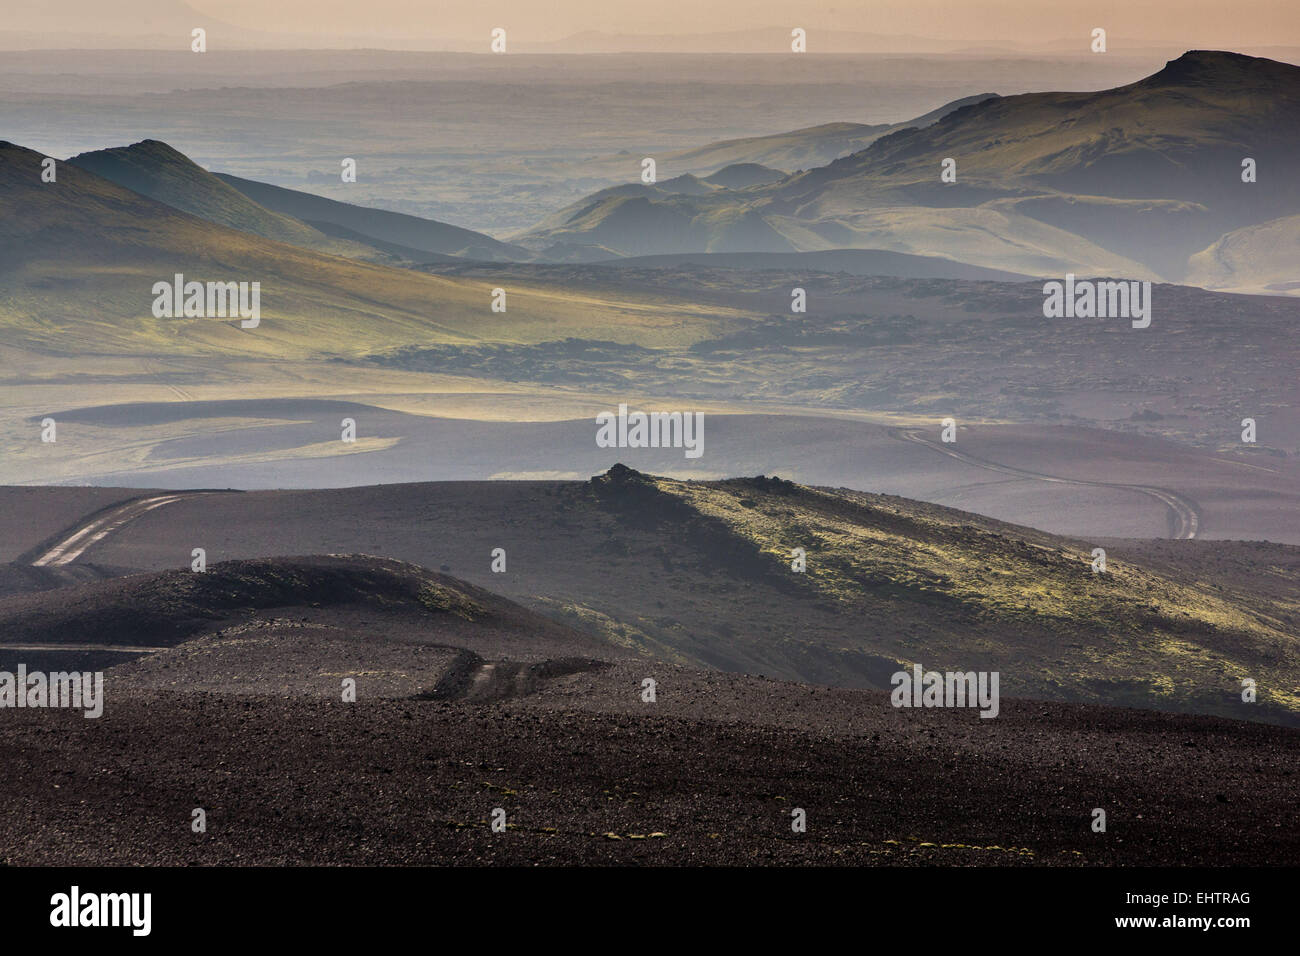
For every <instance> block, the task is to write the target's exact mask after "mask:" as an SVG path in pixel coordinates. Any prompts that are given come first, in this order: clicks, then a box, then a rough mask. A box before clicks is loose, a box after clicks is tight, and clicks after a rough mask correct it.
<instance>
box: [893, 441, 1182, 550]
mask: <svg viewBox="0 0 1300 956" xmlns="http://www.w3.org/2000/svg"><path fill="white" fill-rule="evenodd" d="M891 433H892V434H893V436H894V437H895V438H898V439H901V440H903V441H910V442H915V443H916V444H918V445H925V446H926V447H927V448H930V449H931V450H933V451H937V452H939V454H941V455H947V456H948V457H949V458H955V459H957V460H958V461H960V462H964V463H966V464H968V465H974V466H975V467H976V468H983V469H985V470H987V471H996V472H998V473H999V474H1003V475H1011V476H1012V477H1015V478H1030V479H1033V480H1035V481H1050V482H1053V483H1056V484H1063V485H1087V486H1090V487H1093V488H1114V489H1118V490H1121V491H1133V492H1137V493H1138V494H1143V495H1147V496H1148V497H1151V498H1155V499H1156V500H1157V501H1159V502H1160V503H1161V504H1163V505H1164V506H1165V507H1166V508H1167V509H1168V511H1169V516H1170V529H1171V535H1170V537H1172V538H1175V539H1190V538H1195V537H1196V532H1197V530H1198V529H1199V528H1200V526H1201V511H1200V508H1199V507H1198V506H1197V504H1196V502H1194V501H1192V499H1190V498H1188V497H1187V496H1186V495H1182V494H1179V493H1178V492H1176V491H1171V490H1170V489H1168V488H1157V487H1154V486H1152V485H1131V484H1125V483H1123V482H1117V481H1088V480H1085V479H1082V478H1060V477H1058V476H1056V475H1044V474H1042V473H1040V472H1036V471H1028V470H1026V469H1024V468H1016V467H1015V466H1014V465H1003V464H999V463H998V462H995V461H988V460H986V459H983V458H978V457H976V456H975V455H970V454H967V453H966V452H964V451H958V450H957V449H956V448H954V447H953V446H952V445H945V444H941V443H940V442H936V441H933V440H932V439H930V438H927V437H926V436H925V434H924V433H922V432H920V431H918V430H916V429H913V428H895V429H892V430H891Z"/></svg>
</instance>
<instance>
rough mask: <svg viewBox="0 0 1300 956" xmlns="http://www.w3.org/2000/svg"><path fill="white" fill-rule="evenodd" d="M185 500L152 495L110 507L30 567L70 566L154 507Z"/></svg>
mask: <svg viewBox="0 0 1300 956" xmlns="http://www.w3.org/2000/svg"><path fill="white" fill-rule="evenodd" d="M187 497H190V495H189V494H188V493H184V492H178V493H176V494H170V495H155V496H154V497H152V498H136V499H134V500H132V501H128V502H126V503H125V504H122V505H118V506H117V507H116V508H111V509H109V510H108V511H106V512H103V513H102V514H99V515H97V516H96V517H94V518H91V519H90V520H88V521H86V522H85V523H84V524H82V525H81V526H80V527H78V528H77V529H76V530H75V531H73V532H72V533H71V534H69V535H68V536H67V537H65V538H64V539H63V540H62V541H60V542H59V543H58V544H56V545H54V546H53V547H52V548H49V549H48V550H47V551H46V552H45V553H44V554H42V555H41V556H40V557H39V558H37V559H36V560H35V561H33V562H32V564H33V565H35V566H36V567H38V568H43V567H58V566H59V565H64V564H71V563H72V562H73V561H75V560H77V558H79V557H81V556H82V555H83V554H84V553H85V552H86V550H87V549H88V548H90V547H91V546H92V545H95V544H97V543H98V542H100V541H102V540H104V539H105V538H106V537H108V536H109V535H110V534H112V533H113V532H114V531H117V530H118V529H119V528H121V527H122V526H123V525H125V524H128V523H129V522H131V521H134V520H135V519H136V518H138V517H140V516H141V515H143V514H146V513H148V512H150V511H153V510H154V509H155V508H161V507H163V506H164V505H169V504H171V503H172V502H174V501H179V500H180V499H181V498H187Z"/></svg>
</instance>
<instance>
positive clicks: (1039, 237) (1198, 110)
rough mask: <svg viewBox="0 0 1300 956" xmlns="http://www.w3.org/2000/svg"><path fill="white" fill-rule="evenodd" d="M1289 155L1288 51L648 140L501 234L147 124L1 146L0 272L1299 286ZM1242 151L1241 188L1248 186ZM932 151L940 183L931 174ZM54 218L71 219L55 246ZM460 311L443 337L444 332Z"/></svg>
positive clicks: (365, 307)
mask: <svg viewBox="0 0 1300 956" xmlns="http://www.w3.org/2000/svg"><path fill="white" fill-rule="evenodd" d="M1298 152H1300V67H1296V66H1291V65H1289V64H1285V63H1279V62H1276V61H1272V60H1266V59H1259V58H1253V57H1247V56H1242V55H1239V54H1234V53H1222V52H1206V51H1193V52H1190V53H1187V54H1185V55H1183V56H1181V57H1179V58H1178V59H1176V60H1173V61H1171V62H1170V63H1168V64H1167V65H1166V66H1165V68H1164V69H1162V70H1161V71H1159V72H1158V73H1156V74H1154V75H1152V76H1150V77H1147V78H1146V79H1144V80H1141V81H1138V82H1136V83H1133V84H1130V85H1128V86H1124V87H1120V88H1117V89H1112V90H1104V91H1101V92H1096V93H1032V94H1024V95H1019V96H1009V97H1001V96H997V95H996V94H992V93H984V94H979V95H976V96H971V97H966V98H963V99H961V100H957V101H954V102H952V103H948V104H946V105H945V106H943V107H940V108H939V109H936V110H934V111H932V112H930V113H927V114H925V115H923V116H919V117H916V118H915V119H913V120H910V121H908V122H906V123H899V124H893V125H878V126H870V125H863V124H852V123H834V124H825V125H822V126H816V127H809V128H805V129H801V130H795V131H792V132H789V133H784V134H776V135H770V136H761V137H750V138H746V139H738V140H728V141H723V142H718V143H712V144H708V145H705V146H701V147H696V148H692V149H689V150H680V151H677V152H675V153H669V154H665V155H664V156H661V157H657V160H658V161H659V163H660V165H659V169H660V171H661V172H663V173H671V174H672V175H671V176H668V178H664V179H662V180H660V181H658V182H655V183H649V184H647V183H641V182H631V183H624V184H622V185H618V186H613V187H609V188H607V189H603V190H600V191H599V192H596V193H594V194H592V195H590V196H587V197H586V198H584V199H582V200H580V201H578V202H576V203H573V204H572V205H570V206H568V207H566V208H564V209H562V210H560V211H559V212H557V213H556V214H554V215H552V216H550V217H548V218H547V219H546V220H544V221H543V222H542V223H540V224H539V225H538V226H536V227H534V228H533V229H531V230H528V231H527V232H526V233H524V234H523V235H521V236H518V237H516V239H517V241H516V242H514V243H511V242H503V241H500V240H497V239H494V238H493V237H491V236H488V235H485V234H483V233H480V232H475V231H473V230H470V229H464V228H461V227H458V226H453V225H450V224H447V223H442V222H437V221H434V220H429V219H423V218H420V217H416V216H410V215H406V214H402V213H396V212H390V211H387V210H382V209H374V208H369V207H364V206H357V205H353V204H350V203H345V202H339V201H337V200H333V199H327V198H324V197H321V196H316V195H313V194H310V193H305V192H300V191H297V190H293V189H287V188H284V187H280V186H275V185H271V184H268V183H261V182H256V181H253V180H249V179H244V178H241V177H237V176H231V175H226V174H221V173H213V172H209V171H208V170H205V169H203V168H202V167H200V166H199V165H197V164H196V163H194V162H193V161H191V160H190V159H189V158H187V157H186V156H184V155H183V154H182V153H180V152H178V151H177V150H175V149H173V148H172V147H170V146H168V145H167V144H165V143H162V142H159V141H157V140H148V139H146V140H143V141H141V142H138V143H135V144H133V145H130V146H123V147H116V148H111V149H103V150H98V151H94V152H88V153H82V154H80V155H78V156H75V157H73V158H72V159H70V160H67V161H66V162H63V163H61V164H60V166H59V169H60V177H59V180H58V184H57V187H56V186H55V184H43V183H42V182H41V181H40V178H39V169H38V168H37V167H38V166H39V163H40V160H41V158H42V157H40V156H39V155H38V154H36V153H33V152H30V151H27V150H23V149H21V148H19V147H16V146H10V145H8V144H5V146H4V147H3V148H0V167H3V168H0V177H5V178H8V180H9V181H10V182H11V183H12V184H13V188H12V189H10V190H8V191H6V193H5V194H3V195H0V211H3V212H4V214H5V215H6V217H7V219H8V226H7V228H6V230H5V234H4V235H0V247H5V246H7V247H8V248H9V250H10V258H9V259H8V260H7V261H6V262H5V264H4V266H3V268H0V285H7V286H9V287H10V288H13V282H14V281H15V277H16V276H17V275H19V274H21V273H23V272H24V271H25V270H31V269H33V268H35V263H36V262H38V261H41V260H40V258H39V257H40V256H41V255H42V254H46V255H48V256H49V257H51V258H49V259H48V260H45V261H44V266H45V272H44V273H43V276H42V277H41V278H40V279H39V281H38V282H37V283H36V284H35V285H28V286H27V287H26V289H25V290H24V289H22V288H18V290H17V291H15V292H14V294H13V296H12V297H11V299H10V303H11V304H10V307H9V309H8V310H7V312H8V313H9V314H11V315H12V314H13V313H14V312H15V311H22V310H30V312H31V314H36V313H37V312H40V311H43V310H48V308H49V303H48V302H43V303H41V304H39V305H38V304H37V302H36V298H34V297H35V296H36V291H35V290H36V289H39V288H44V289H53V288H62V289H64V290H65V294H64V297H63V298H64V299H65V300H67V301H68V302H71V300H72V299H73V298H75V296H73V295H72V291H71V290H73V289H76V288H79V286H78V282H79V281H81V280H77V279H75V278H74V277H75V276H76V275H77V274H79V273H81V272H83V271H84V270H86V269H88V268H91V267H92V264H93V263H96V262H105V263H106V262H113V263H114V266H113V268H112V269H107V271H104V272H101V273H100V274H99V277H98V280H97V281H101V282H103V283H105V284H106V294H107V295H108V296H109V300H110V301H111V299H112V295H113V292H112V287H113V286H114V284H116V283H120V282H121V281H123V279H122V273H121V269H123V268H126V267H127V264H128V263H129V265H130V267H132V268H136V267H138V268H139V269H140V270H141V271H142V272H143V273H144V274H146V275H151V276H164V275H171V274H172V273H174V272H176V271H183V270H181V269H180V268H179V266H181V265H184V261H183V260H184V259H185V257H186V256H192V257H193V259H192V260H191V261H193V262H194V263H196V264H198V263H203V262H222V263H223V264H225V265H226V266H227V267H232V266H233V265H234V263H236V262H239V261H245V262H247V263H248V268H247V269H244V268H243V267H242V266H240V267H239V268H238V269H235V270H234V271H240V272H246V273H248V274H250V275H253V274H266V273H268V272H270V273H273V274H274V273H275V272H276V269H279V268H282V269H283V271H281V272H279V276H280V279H281V280H282V281H279V282H277V283H276V284H275V287H276V289H277V290H278V292H279V294H281V295H283V294H285V293H286V292H288V291H289V290H293V289H296V290H298V291H299V292H300V293H301V296H300V298H299V299H298V301H297V303H296V304H295V305H294V308H305V309H307V310H308V311H309V312H310V313H311V314H313V315H314V316H317V317H318V318H319V317H321V316H323V315H329V314H331V313H332V312H334V311H335V310H336V309H342V311H343V312H351V311H353V310H354V309H355V310H358V311H361V312H364V313H370V312H373V311H374V310H375V309H376V308H377V307H378V308H380V309H381V310H382V311H383V313H384V316H385V318H391V317H392V316H394V315H399V314H401V313H402V312H403V311H404V310H406V309H408V308H409V309H410V310H412V311H411V314H413V315H414V314H419V315H421V316H423V315H425V314H427V309H428V298H427V292H424V291H419V290H421V289H427V283H428V282H430V281H433V280H431V279H430V278H429V277H428V276H424V277H421V276H417V275H414V274H412V272H411V267H420V266H428V267H432V268H434V269H436V268H438V267H439V266H445V265H456V264H459V263H464V262H466V261H482V262H529V261H532V262H548V261H549V262H572V263H582V262H602V261H606V262H609V261H615V260H618V259H623V258H638V259H640V258H643V257H652V261H650V262H644V263H642V264H647V265H649V264H664V263H671V264H673V265H681V264H683V263H687V262H694V263H698V264H707V265H709V266H716V267H720V268H751V269H752V268H771V267H773V266H774V265H775V264H776V263H777V262H778V261H779V262H780V264H781V266H782V267H790V266H794V267H798V266H799V264H800V263H801V262H807V264H808V265H810V266H811V265H812V264H813V260H803V259H799V258H792V257H794V256H797V255H798V254H805V253H816V254H818V255H819V256H820V258H819V259H817V260H816V261H817V262H818V264H820V265H821V266H823V267H827V268H832V269H838V270H841V271H848V272H854V273H859V274H873V273H874V274H889V275H902V276H909V277H939V278H952V279H961V278H984V279H994V280H997V279H1015V278H1020V277H1024V276H1048V277H1055V276H1062V275H1064V274H1066V273H1075V274H1079V275H1109V276H1122V277H1127V278H1132V279H1149V280H1154V281H1166V282H1182V283H1190V284H1196V285H1202V286H1205V287H1207V288H1211V289H1216V290H1227V291H1241V292H1254V293H1294V292H1297V291H1300V266H1297V262H1300V258H1298V257H1297V255H1296V252H1297V250H1298V249H1300V184H1297V182H1296V180H1295V177H1293V176H1291V175H1289V170H1290V169H1292V168H1293V166H1294V157H1295V156H1296V155H1297V153H1298ZM949 161H951V162H950V163H949ZM619 162H620V163H625V162H626V157H623V158H621V159H620V160H619ZM1243 164H1247V165H1252V164H1253V169H1254V171H1255V176H1256V181H1254V182H1244V181H1243ZM945 165H949V166H951V169H952V172H953V174H954V175H955V181H954V182H947V181H944V180H943V179H942V178H941V174H942V173H943V171H944V169H945ZM40 223H45V224H46V228H45V229H44V230H38V229H36V225H37V224H40ZM60 229H67V230H72V231H75V235H73V236H71V237H70V238H67V239H65V240H59V241H55V237H56V236H57V235H59V234H60V233H59V230H60ZM262 242H266V243H270V244H271V246H270V247H268V248H266V249H263V247H262V246H260V245H259V243H262ZM218 249H219V250H221V251H220V253H217V252H216V251H215V250H218ZM235 252H238V254H237V255H236V254H234V253H235ZM306 253H311V254H313V255H314V256H315V257H316V258H310V257H307V256H306ZM829 253H835V254H836V255H834V256H830V257H828V256H827V254H829ZM773 256H776V257H780V258H779V259H773V258H771V257H773ZM765 257H766V258H765ZM347 260H352V262H351V263H348V262H347ZM60 261H66V262H67V263H68V265H67V267H66V268H63V267H61V266H59V265H58V263H59V262H60ZM367 263H370V264H375V265H385V266H399V267H403V268H400V269H396V270H392V275H391V276H390V278H388V279H382V280H381V279H379V277H378V276H365V277H363V276H362V275H361V273H358V272H355V271H352V270H357V269H361V268H362V267H363V266H364V265H365V264H367ZM173 266H175V267H176V268H173ZM114 269H116V270H117V271H113V270H114ZM340 270H343V271H347V272H349V273H350V278H349V279H348V280H347V282H345V283H344V284H345V285H347V286H348V287H349V288H353V287H354V280H355V282H356V283H359V286H358V288H359V287H366V286H367V285H368V284H369V283H370V282H371V281H382V282H383V283H384V284H385V285H386V286H387V287H389V288H391V289H392V290H394V294H395V295H396V298H395V299H394V298H391V297H390V296H389V295H387V294H385V295H382V296H374V295H373V291H374V290H368V291H365V292H363V293H360V296H361V301H358V302H355V303H352V304H348V303H349V302H350V300H351V296H352V293H349V292H341V293H340V295H339V296H337V297H331V298H330V299H329V300H328V304H327V305H325V306H323V307H319V308H318V307H317V305H316V304H315V303H317V302H318V301H319V300H320V298H321V291H320V290H321V288H322V286H326V287H327V286H329V285H330V284H331V281H332V280H327V281H324V282H323V283H322V280H321V278H320V276H321V275H322V274H327V275H329V276H331V277H333V278H335V279H337V278H338V277H339V273H340ZM228 271H229V269H228ZM444 281H449V282H453V283H459V282H462V281H463V280H459V279H454V280H452V279H449V280H444ZM401 290H408V291H401ZM133 295H135V293H133ZM475 295H481V292H476V293H475ZM45 298H46V299H48V298H49V296H48V295H46V296H45ZM24 303H26V304H24ZM375 303H379V305H378V306H376V304H375ZM282 304H287V303H286V302H284V301H283V300H282ZM465 304H466V306H467V307H468V304H469V303H468V300H466V301H465ZM390 306H391V307H392V308H390ZM70 307H71V306H70ZM123 307H124V308H126V306H125V304H124V306H123ZM135 307H136V305H134V304H133V305H132V308H135ZM553 307H554V308H560V306H559V305H558V304H555V303H553ZM129 311H130V309H127V312H129ZM381 325H382V323H379V324H376V325H373V326H372V328H374V329H378V328H379V327H380V326H381ZM455 325H457V323H452V325H451V326H447V327H446V328H444V329H443V331H444V332H446V333H449V334H452V335H453V337H458V336H459V335H460V334H461V333H460V332H452V331H451V328H452V326H455ZM380 338H381V339H382V338H383V336H380ZM397 338H398V339H399V340H400V341H401V342H402V343H403V344H405V343H408V342H409V341H410V337H409V336H408V335H407V334H405V333H403V334H402V335H400V336H398V337H397ZM344 351H345V352H346V351H348V350H347V349H344Z"/></svg>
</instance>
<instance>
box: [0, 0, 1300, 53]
mask: <svg viewBox="0 0 1300 956" xmlns="http://www.w3.org/2000/svg"><path fill="white" fill-rule="evenodd" d="M4 6H5V11H4V17H3V18H0V31H9V32H20V33H21V32H30V33H40V34H47V35H48V34H51V33H53V34H65V35H67V36H69V37H78V38H85V37H87V36H90V37H93V36H94V35H95V34H96V33H100V34H105V35H117V36H122V35H136V34H139V35H148V34H151V33H157V32H164V33H169V32H171V31H173V30H175V29H176V28H177V27H178V25H180V24H183V23H186V22H189V21H190V20H195V24H194V25H202V21H203V20H204V18H211V19H212V20H215V21H221V22H224V23H226V24H230V25H233V26H236V27H239V28H242V29H246V30H250V31H258V32H261V33H271V34H287V35H294V36H298V37H301V36H303V35H306V34H315V35H319V36H322V37H331V38H332V39H334V40H335V41H338V40H339V39H348V38H352V39H356V40H363V39H364V38H366V37H376V36H405V37H407V38H408V41H409V40H414V39H416V38H430V39H434V38H443V39H454V40H458V41H468V42H473V43H478V42H480V41H483V42H486V41H485V40H484V38H485V37H486V36H487V34H488V32H489V31H490V30H491V29H492V28H493V27H497V26H502V27H505V28H506V29H507V30H508V32H509V35H510V37H511V39H512V40H514V41H516V42H518V43H524V44H526V43H528V42H530V41H547V40H554V39H558V38H561V37H565V36H568V35H570V34H574V33H579V32H582V31H585V30H597V31H602V32H610V33H636V34H699V33H724V32H730V31H737V30H745V29H752V28H755V27H769V26H780V27H783V28H786V29H788V28H789V27H793V26H802V27H804V28H806V29H808V30H809V31H810V32H811V31H828V30H837V29H838V30H842V31H850V32H858V33H872V34H887V35H900V34H905V35H915V36H918V37H926V38H937V39H942V40H953V41H956V42H957V43H958V44H960V45H963V46H998V45H1014V44H1019V43H1026V42H1029V43H1034V42H1040V41H1042V42H1046V41H1050V40H1059V39H1061V38H1063V37H1074V36H1079V35H1084V36H1086V35H1087V33H1088V32H1089V31H1090V30H1091V29H1092V28H1093V27H1095V26H1103V27H1105V28H1106V29H1107V31H1108V32H1109V34H1110V35H1111V36H1113V37H1121V36H1123V37H1130V38H1135V39H1142V40H1146V41H1155V42H1158V43H1160V44H1162V45H1165V44H1168V45H1172V46H1183V47H1192V46H1197V47H1212V48H1219V49H1231V48H1234V47H1241V46H1247V45H1297V44H1300V0H1087V2H1085V0H869V2H868V0H704V2H701V0H639V2H631V0H452V2H447V0H189V3H188V5H187V4H186V3H185V2H184V0H58V2H51V0H7V2H6V3H5V4H4ZM196 18H197V19H196ZM73 45H78V46H80V45H88V44H87V41H85V40H84V39H79V40H78V41H77V42H76V43H75V44H73ZM89 45H93V41H91V42H90V43H89ZM810 50H813V51H815V43H810Z"/></svg>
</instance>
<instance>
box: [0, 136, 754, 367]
mask: <svg viewBox="0 0 1300 956" xmlns="http://www.w3.org/2000/svg"><path fill="white" fill-rule="evenodd" d="M42 159H43V157H42V156H41V155H40V154H38V153H36V152H33V151H31V150H27V149H23V148H21V147H18V146H14V145H12V144H8V143H4V144H0V220H2V221H3V222H4V226H3V229H0V334H2V335H3V338H4V341H5V344H6V345H9V346H13V347H19V348H26V349H31V350H38V351H45V352H54V353H61V354H73V353H77V354H82V355H87V354H108V355H111V354H159V353H163V354H169V355H173V356H184V355H202V354H207V355H245V356H264V357H274V358H277V359H295V358H303V357H322V356H323V357H330V356H353V355H360V354H363V353H368V352H372V351H374V350H376V349H383V348H390V347H394V346H401V345H419V344H437V343H470V342H492V341H499V342H515V343H532V342H539V341H548V340H553V339H563V338H566V337H568V336H571V335H575V336H576V335H584V336H585V335H589V334H590V333H591V331H592V330H593V329H599V330H600V333H601V334H600V337H601V338H603V339H606V340H609V341H617V342H636V343H639V344H646V345H651V344H668V343H673V344H690V343H692V342H695V341H697V340H699V339H700V338H703V337H706V336H707V335H709V334H712V333H713V332H714V331H716V330H717V329H719V328H725V327H726V326H727V325H728V322H729V319H734V318H735V316H734V315H733V316H730V317H729V316H728V315H727V312H726V310H725V309H717V308H711V309H709V310H707V311H706V310H705V309H704V308H696V307H693V306H690V305H687V306H681V305H677V304H674V303H672V302H671V301H670V300H669V299H667V298H666V297H655V296H648V297H647V296H638V297H636V298H633V297H627V298H624V297H621V296H619V295H617V294H606V293H593V292H589V291H584V290H581V289H572V290H566V289H555V288H547V289H542V288H540V287H537V286H532V285H527V284H515V283H510V284H508V286H504V287H503V288H505V292H506V311H505V312H504V313H502V312H493V311H492V309H491V304H492V290H493V288H495V287H497V286H498V283H496V282H493V281H491V280H485V279H477V278H476V279H462V278H444V277H439V276H431V275H427V274H422V273H417V272H413V271H409V270H403V269H393V268H388V267H385V266H379V265H372V264H368V263H363V262H356V261H352V260H349V259H343V258H338V257H334V256H329V255H323V254H320V253H317V252H314V251H311V250H307V249H302V248H298V247H295V246H291V245H287V244H284V243H280V242H275V241H272V240H269V239H266V238H263V237H261V236H257V235H252V234H250V233H247V232H241V231H238V230H235V229H231V228H227V227H223V226H220V225H215V224H212V223H209V222H206V221H203V220H201V219H198V218H195V217H194V216H191V215H188V214H186V213H184V212H182V211H180V210H178V209H175V208H173V207H171V206H168V205H164V204H162V203H159V202H156V201H154V200H151V199H148V198H146V197H144V196H141V195H139V194H138V193H135V192H132V191H130V190H127V189H124V188H122V187H121V186H118V185H116V184H114V183H111V182H109V181H107V180H105V179H102V178H100V177H98V176H96V175H94V174H93V173H90V172H87V171H85V170H82V169H79V168H77V167H75V166H71V165H68V164H66V163H64V164H60V165H59V166H58V178H57V181H56V182H53V183H45V182H42V181H41V160H42ZM175 273H182V274H183V275H184V276H185V277H186V279H187V280H198V281H201V282H207V281H237V282H244V281H246V282H253V281H257V282H260V283H261V312H262V318H261V325H260V327H258V328H256V329H248V330H245V329H241V328H240V327H239V320H238V319H237V318H234V319H231V318H204V319H167V318H164V319H158V318H154V317H153V315H152V312H151V307H152V304H153V294H152V291H151V290H152V287H153V284H154V283H155V282H159V281H170V280H171V278H172V276H173V275H174V274H175Z"/></svg>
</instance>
